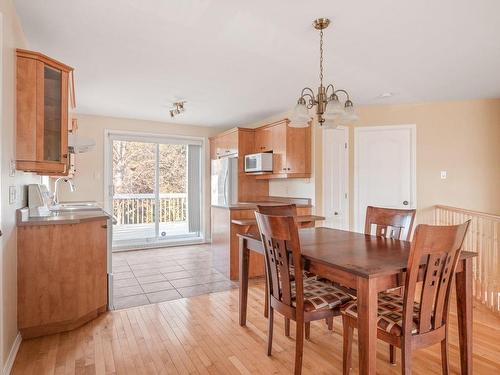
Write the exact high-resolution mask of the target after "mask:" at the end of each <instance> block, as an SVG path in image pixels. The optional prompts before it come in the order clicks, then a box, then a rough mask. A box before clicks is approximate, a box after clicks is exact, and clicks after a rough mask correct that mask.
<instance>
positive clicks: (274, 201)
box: [212, 197, 312, 210]
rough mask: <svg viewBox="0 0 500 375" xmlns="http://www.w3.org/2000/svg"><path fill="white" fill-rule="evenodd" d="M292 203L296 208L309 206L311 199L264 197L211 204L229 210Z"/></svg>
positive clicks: (253, 208)
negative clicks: (246, 200)
mask: <svg viewBox="0 0 500 375" xmlns="http://www.w3.org/2000/svg"><path fill="white" fill-rule="evenodd" d="M292 203H294V204H295V205H296V206H297V208H311V207H312V204H311V200H310V199H309V198H287V197H266V198H263V199H262V200H256V201H251V202H238V203H236V204H230V205H228V206H218V205H215V204H213V205H212V207H219V208H227V209H229V210H256V209H257V205H261V206H278V205H283V204H292Z"/></svg>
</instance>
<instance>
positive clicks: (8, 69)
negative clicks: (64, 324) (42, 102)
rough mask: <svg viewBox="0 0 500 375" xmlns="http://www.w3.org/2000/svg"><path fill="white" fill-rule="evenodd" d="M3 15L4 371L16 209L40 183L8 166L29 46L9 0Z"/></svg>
mask: <svg viewBox="0 0 500 375" xmlns="http://www.w3.org/2000/svg"><path fill="white" fill-rule="evenodd" d="M0 13H1V15H2V17H1V18H2V20H1V22H2V24H3V25H2V27H1V31H0V33H3V34H2V37H1V41H2V49H1V53H2V59H1V64H2V76H1V77H2V78H1V79H2V86H1V87H2V92H1V105H2V108H1V113H2V114H1V121H2V123H1V129H0V132H1V133H0V148H1V185H0V189H1V190H0V196H1V200H0V206H1V210H0V212H1V215H0V227H1V230H2V232H3V236H2V237H0V250H1V257H0V262H1V267H0V272H1V279H0V282H1V287H0V293H1V300H2V309H1V311H0V334H1V340H0V346H1V350H0V356H1V360H0V363H1V368H0V371H1V370H2V369H4V367H5V363H6V361H7V358H8V355H9V353H10V351H11V348H12V345H13V343H14V340H15V338H16V335H17V332H18V331H17V272H16V271H17V246H16V241H17V239H16V226H15V210H16V208H19V207H22V206H24V205H25V204H26V188H25V186H26V184H28V183H33V182H34V183H38V182H40V178H39V177H38V176H36V175H32V174H28V173H22V172H16V173H15V175H14V176H12V177H11V176H9V164H10V161H11V160H14V159H15V149H14V145H15V97H16V96H15V49H16V48H26V46H27V43H26V40H25V37H24V34H23V31H22V29H21V25H20V22H19V19H18V17H17V14H16V11H15V9H14V6H13V4H12V1H10V0H0ZM9 186H15V188H16V189H17V192H18V199H17V202H16V203H14V204H9V198H8V191H9Z"/></svg>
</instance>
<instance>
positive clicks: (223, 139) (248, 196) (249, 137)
mask: <svg viewBox="0 0 500 375" xmlns="http://www.w3.org/2000/svg"><path fill="white" fill-rule="evenodd" d="M254 141H255V132H254V130H253V129H245V128H233V129H229V130H227V131H225V132H224V133H221V134H219V135H217V136H215V137H211V138H210V159H212V160H213V159H219V158H224V157H237V158H238V199H239V201H246V200H252V199H256V198H259V197H265V196H267V195H268V194H269V183H268V181H260V180H256V179H255V177H254V176H252V175H248V174H246V173H245V157H244V156H245V155H248V154H252V153H253V150H254V148H255V145H254Z"/></svg>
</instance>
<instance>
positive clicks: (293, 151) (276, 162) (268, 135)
mask: <svg viewBox="0 0 500 375" xmlns="http://www.w3.org/2000/svg"><path fill="white" fill-rule="evenodd" d="M289 122H290V121H289V120H288V119H283V120H280V121H277V122H274V123H271V124H268V125H265V126H263V127H260V128H257V129H256V130H255V145H256V147H255V149H254V151H255V152H267V151H269V152H270V151H272V152H273V173H272V174H270V173H269V174H261V175H256V178H257V179H273V178H307V177H311V127H307V128H291V127H289V126H288V124H289Z"/></svg>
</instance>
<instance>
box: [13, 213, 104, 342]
mask: <svg viewBox="0 0 500 375" xmlns="http://www.w3.org/2000/svg"><path fill="white" fill-rule="evenodd" d="M73 216H75V214H74V215H73ZM91 216H92V215H91V214H87V217H86V218H85V219H78V220H77V219H75V218H74V217H72V216H71V215H70V216H69V217H70V218H69V219H68V221H67V222H64V223H63V221H64V220H61V221H60V222H61V223H60V224H59V223H58V224H54V223H55V221H52V222H51V221H48V222H47V223H44V224H43V225H42V224H39V223H35V224H30V223H29V222H28V223H23V224H21V225H20V224H18V227H17V251H18V255H17V259H18V265H17V267H18V268H17V278H18V283H17V285H18V305H17V314H18V315H17V318H18V321H17V324H18V328H19V331H20V332H21V336H22V337H23V339H26V338H31V337H37V336H43V335H49V334H53V333H58V332H64V331H69V330H72V329H75V328H77V327H79V326H81V325H83V324H84V323H86V322H88V321H90V320H92V319H94V318H95V317H96V316H97V315H99V314H100V313H102V312H105V311H106V309H107V303H108V291H107V288H108V277H107V233H108V230H107V226H108V221H109V218H108V217H107V215H105V214H103V213H99V214H97V215H96V216H95V217H91Z"/></svg>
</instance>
